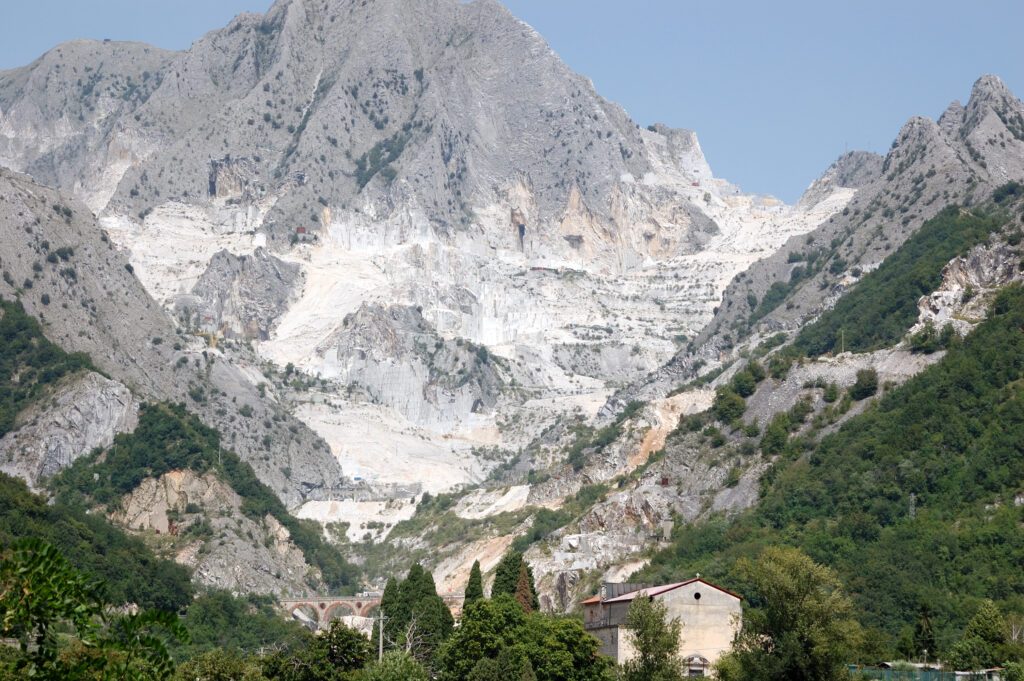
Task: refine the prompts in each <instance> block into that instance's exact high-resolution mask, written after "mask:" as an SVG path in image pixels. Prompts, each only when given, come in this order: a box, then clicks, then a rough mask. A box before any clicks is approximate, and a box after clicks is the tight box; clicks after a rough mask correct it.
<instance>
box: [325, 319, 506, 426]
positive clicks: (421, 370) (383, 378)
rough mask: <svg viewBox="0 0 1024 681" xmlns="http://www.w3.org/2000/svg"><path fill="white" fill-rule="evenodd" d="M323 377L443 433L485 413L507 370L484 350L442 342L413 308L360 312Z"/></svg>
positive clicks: (336, 343) (336, 344)
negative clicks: (345, 385) (329, 377)
mask: <svg viewBox="0 0 1024 681" xmlns="http://www.w3.org/2000/svg"><path fill="white" fill-rule="evenodd" d="M342 327H343V328H342V331H341V332H340V333H339V334H338V335H337V336H335V337H333V338H331V339H330V340H329V344H330V345H331V346H332V347H333V348H334V349H333V350H332V351H331V354H330V355H328V357H329V360H331V361H330V362H329V363H328V364H326V365H325V367H324V372H325V373H326V375H328V376H331V377H332V378H334V377H336V378H337V379H338V380H340V381H341V382H343V383H345V384H347V385H350V386H352V387H354V388H356V389H358V390H363V391H366V393H367V394H368V395H369V397H370V398H371V399H372V400H373V401H375V402H377V403H381V404H386V405H388V406H390V407H393V408H394V409H396V410H398V411H399V412H401V413H402V414H404V415H405V416H406V417H408V418H409V419H410V420H412V421H413V422H415V423H418V424H421V425H426V426H432V427H435V428H445V429H449V428H452V427H453V426H454V424H456V423H458V422H459V421H461V420H464V419H465V418H467V417H468V416H469V415H470V414H477V413H483V412H490V411H493V410H494V408H495V406H496V405H497V403H498V400H499V399H500V397H501V393H502V390H503V389H504V387H505V383H506V375H507V374H508V369H507V368H504V367H502V366H501V363H502V362H503V360H500V359H499V358H497V357H494V356H492V355H491V354H490V353H489V352H488V351H487V349H486V348H484V347H482V346H474V345H472V344H470V343H467V342H465V341H463V340H462V339H461V338H460V339H457V340H445V339H442V338H441V337H440V336H439V335H438V334H437V332H436V331H435V330H434V328H433V327H432V326H431V325H430V324H429V323H428V322H427V321H426V320H424V318H423V315H422V314H421V313H420V311H419V310H417V309H416V308H411V307H405V306H400V305H390V306H387V307H384V306H382V305H364V306H362V307H360V308H359V310H358V311H357V312H356V313H354V314H351V315H349V316H347V317H346V318H345V321H344V323H343V324H342Z"/></svg>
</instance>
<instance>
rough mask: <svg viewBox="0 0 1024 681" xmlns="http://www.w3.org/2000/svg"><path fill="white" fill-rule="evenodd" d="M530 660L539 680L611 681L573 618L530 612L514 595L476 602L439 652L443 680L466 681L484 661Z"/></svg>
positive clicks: (595, 647)
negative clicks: (524, 609) (503, 655)
mask: <svg viewBox="0 0 1024 681" xmlns="http://www.w3.org/2000/svg"><path fill="white" fill-rule="evenodd" d="M507 649H511V650H508V652H506V653H505V657H506V658H508V657H511V656H516V657H520V658H522V659H526V660H529V662H530V666H531V667H532V670H533V673H534V675H535V677H536V678H537V680H538V681H607V680H608V679H609V678H610V677H609V675H608V674H609V669H610V666H611V663H610V662H609V661H608V660H607V659H606V658H602V657H601V656H600V655H598V652H597V651H598V642H597V639H596V638H594V637H592V636H590V635H589V634H588V633H587V632H586V631H584V630H583V625H582V624H581V623H580V622H579V621H577V620H573V619H566V618H557V617H551V616H547V615H541V614H537V613H529V614H527V613H525V612H523V609H522V608H521V607H520V606H519V604H518V603H516V602H515V601H514V600H513V599H512V598H511V597H509V596H500V597H498V598H495V599H492V600H483V601H477V602H476V603H473V604H471V605H470V606H469V607H467V608H466V611H465V612H464V613H463V618H462V625H461V626H460V627H459V628H458V629H456V630H455V632H454V633H453V634H452V635H451V637H450V638H449V639H448V641H447V642H446V643H445V644H444V645H443V646H442V647H441V650H440V651H439V653H438V669H439V671H440V673H439V677H438V678H440V679H441V680H442V681H465V679H468V678H472V676H471V674H472V673H473V670H474V668H475V667H476V666H477V664H479V663H480V661H481V660H483V659H485V658H489V659H494V660H497V659H498V658H499V656H501V654H502V652H503V651H506V650H507Z"/></svg>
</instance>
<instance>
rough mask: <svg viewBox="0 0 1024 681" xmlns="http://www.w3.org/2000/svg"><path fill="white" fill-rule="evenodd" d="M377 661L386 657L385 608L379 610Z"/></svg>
mask: <svg viewBox="0 0 1024 681" xmlns="http://www.w3.org/2000/svg"><path fill="white" fill-rule="evenodd" d="M377 627H378V628H377V662H380V661H381V660H383V659H384V610H377Z"/></svg>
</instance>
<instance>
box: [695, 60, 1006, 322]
mask: <svg viewBox="0 0 1024 681" xmlns="http://www.w3.org/2000/svg"><path fill="white" fill-rule="evenodd" d="M1021 179H1024V104H1022V103H1021V101H1020V100H1018V99H1017V98H1016V97H1014V95H1013V93H1011V92H1010V91H1009V90H1008V89H1007V88H1006V86H1005V85H1004V84H1003V82H1002V81H1000V80H999V78H997V77H996V76H983V77H981V78H980V79H978V81H977V82H976V83H975V84H974V87H973V88H972V90H971V97H970V100H969V101H968V103H967V106H966V107H964V106H961V105H960V104H959V102H954V103H953V104H951V105H950V107H949V108H948V109H947V110H946V111H945V112H944V113H943V114H942V116H941V117H940V118H939V120H938V122H933V121H931V120H928V119H926V118H914V119H911V120H910V121H909V122H907V124H906V125H905V126H904V127H903V129H902V130H901V131H900V133H899V135H898V136H897V138H896V139H895V140H894V141H893V145H892V148H891V149H890V151H889V153H888V154H887V155H886V157H885V160H884V162H883V163H882V165H881V168H879V169H878V173H877V174H875V175H874V177H873V178H872V181H871V182H870V183H869V184H868V185H867V186H865V187H864V189H863V190H862V191H861V192H859V194H858V196H857V197H856V198H855V199H854V200H852V201H851V202H850V203H849V205H847V206H846V208H844V210H843V212H842V215H836V216H834V217H833V218H831V219H830V220H829V221H828V222H827V223H825V224H823V225H822V226H821V227H820V228H819V229H817V230H815V231H814V232H812V233H810V234H808V235H807V236H806V237H805V238H803V239H798V238H794V239H790V240H789V241H788V242H787V243H786V245H785V246H784V247H783V248H782V249H780V251H779V252H778V253H776V254H774V255H773V256H771V257H770V258H767V259H765V260H764V261H762V262H759V263H757V265H755V266H754V267H752V268H751V269H750V270H748V271H747V272H745V273H743V274H742V275H740V276H739V277H737V279H736V280H735V281H733V282H732V283H731V284H730V286H729V288H728V289H727V291H726V294H725V297H724V299H723V302H722V306H721V307H720V309H719V312H718V314H717V315H716V317H715V319H714V321H713V322H712V323H711V324H709V325H708V327H707V328H706V329H705V330H704V331H703V332H702V336H701V337H702V339H708V338H711V337H712V336H714V335H716V334H727V333H730V332H736V331H738V332H741V333H742V330H743V329H744V328H747V327H749V326H750V325H754V324H761V325H762V326H763V327H765V328H767V329H772V328H787V327H792V326H794V325H795V324H798V323H799V322H800V321H801V320H805V319H808V318H810V317H813V316H814V315H816V314H817V313H818V312H820V311H821V309H822V308H826V307H828V306H830V305H831V304H832V303H834V302H835V300H836V298H838V296H839V295H840V294H841V293H842V291H843V290H844V289H845V288H846V287H848V286H849V285H850V283H852V282H853V281H856V279H857V277H858V276H860V274H859V273H861V272H864V271H869V270H871V269H873V268H874V267H877V266H878V263H879V262H881V260H882V259H883V258H885V256H886V255H887V254H888V253H891V252H892V251H893V249H895V248H897V247H898V246H899V245H900V244H901V243H903V241H904V240H905V239H906V238H907V237H908V236H910V235H911V234H913V233H914V231H916V230H917V228H918V227H919V226H920V225H921V223H922V222H923V221H924V220H927V219H928V218H930V217H932V216H934V215H935V214H937V213H938V212H939V211H940V210H941V209H942V208H944V207H945V206H946V205H948V204H950V203H959V204H964V205H970V204H971V203H972V202H977V201H981V200H983V199H984V198H986V197H987V195H988V194H989V193H990V192H991V191H992V190H993V189H994V188H995V187H997V186H999V185H1002V184H1004V183H1005V182H1007V181H1010V180H1021ZM797 272H799V273H797ZM748 301H751V302H755V301H756V302H755V304H753V305H748ZM783 303H784V304H783Z"/></svg>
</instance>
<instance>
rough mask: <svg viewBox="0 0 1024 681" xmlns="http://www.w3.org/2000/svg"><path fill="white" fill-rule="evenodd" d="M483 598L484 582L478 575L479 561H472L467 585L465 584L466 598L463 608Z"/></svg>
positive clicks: (481, 576)
mask: <svg viewBox="0 0 1024 681" xmlns="http://www.w3.org/2000/svg"><path fill="white" fill-rule="evenodd" d="M483 597H484V580H483V575H481V574H480V561H478V560H474V561H473V567H472V569H470V571H469V583H468V584H466V598H465V603H464V604H463V607H465V606H467V605H469V604H470V603H472V602H474V601H479V600H480V599H481V598H483Z"/></svg>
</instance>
